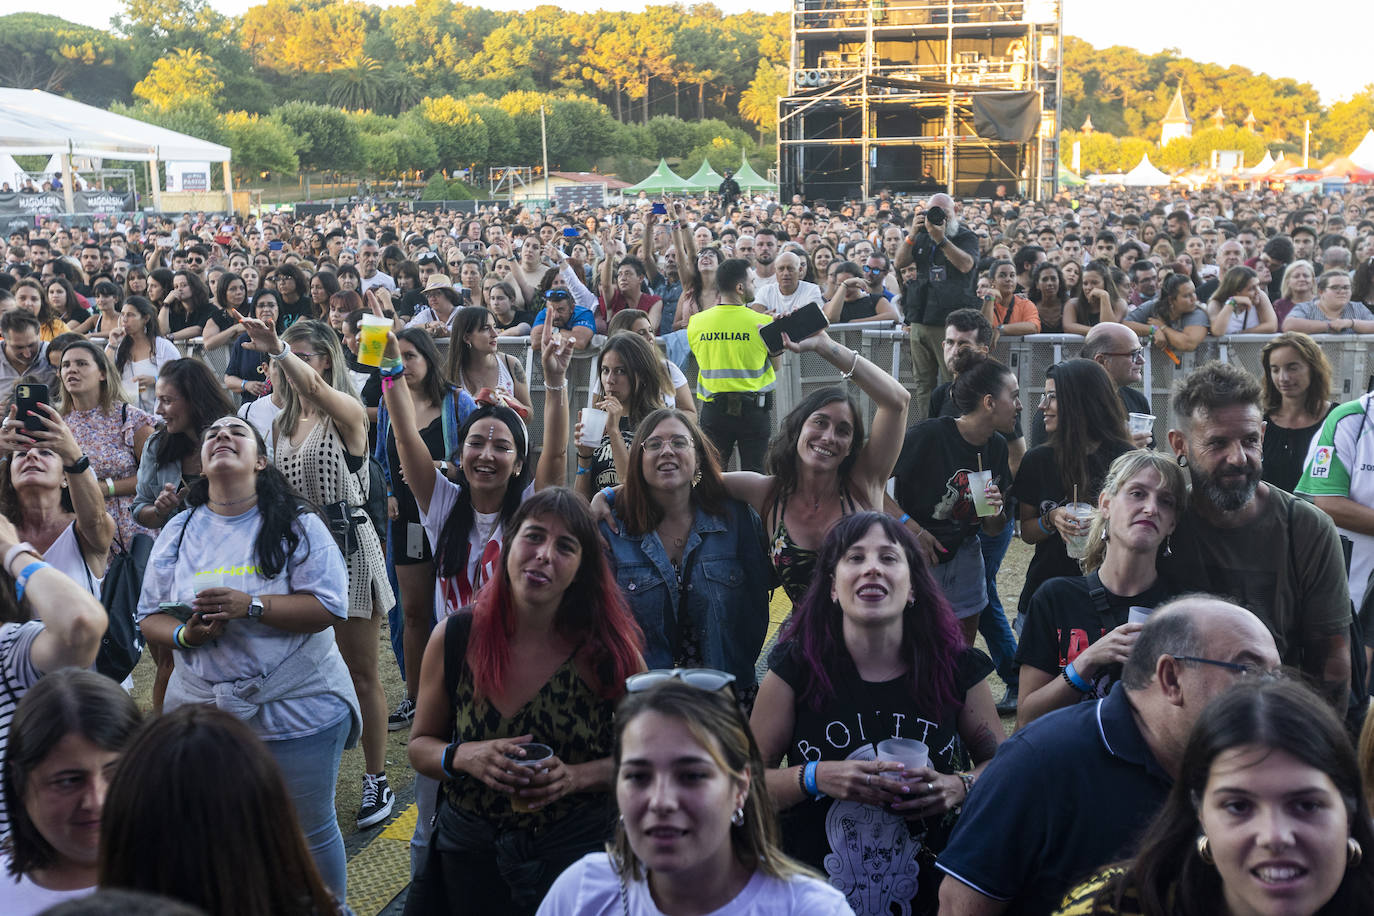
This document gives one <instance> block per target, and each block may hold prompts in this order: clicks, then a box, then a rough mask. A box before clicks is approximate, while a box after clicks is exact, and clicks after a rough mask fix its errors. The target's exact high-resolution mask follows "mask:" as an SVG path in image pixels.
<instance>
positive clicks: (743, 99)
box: [739, 60, 787, 136]
mask: <svg viewBox="0 0 1374 916" xmlns="http://www.w3.org/2000/svg"><path fill="white" fill-rule="evenodd" d="M786 94H787V69H786V68H785V67H780V66H778V65H777V64H770V63H769V62H768V61H765V60H761V61H759V67H758V69H757V70H756V71H754V80H753V82H751V83H750V84H749V88H748V89H746V90H744V94H743V95H741V96H740V101H739V113H740V116H741V117H743V118H744V119H745V120H747V121H748V122H749V123H751V124H753V125H754V127H756V128H757V129H758V132H759V135H760V136H762V135H763V134H775V133H777V132H778V98H779V97H780V96H783V95H786Z"/></svg>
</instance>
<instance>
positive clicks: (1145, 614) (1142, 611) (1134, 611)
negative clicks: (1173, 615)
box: [1126, 605, 1155, 623]
mask: <svg viewBox="0 0 1374 916" xmlns="http://www.w3.org/2000/svg"><path fill="white" fill-rule="evenodd" d="M1154 612H1155V609H1154V608H1152V607H1137V606H1134V605H1132V607H1131V610H1130V613H1128V614H1127V615H1126V622H1127V623H1144V622H1145V621H1146V620H1147V619H1149V616H1150V615H1151V614H1153V613H1154Z"/></svg>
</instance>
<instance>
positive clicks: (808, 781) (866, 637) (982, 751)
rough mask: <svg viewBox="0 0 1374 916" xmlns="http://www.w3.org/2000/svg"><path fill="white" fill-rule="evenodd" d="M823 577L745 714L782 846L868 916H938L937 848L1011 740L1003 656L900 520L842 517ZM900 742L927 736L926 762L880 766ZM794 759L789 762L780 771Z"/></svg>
mask: <svg viewBox="0 0 1374 916" xmlns="http://www.w3.org/2000/svg"><path fill="white" fill-rule="evenodd" d="M816 571H817V574H816V576H815V579H814V581H813V582H812V584H811V588H810V590H809V591H807V593H806V597H805V599H804V600H803V601H802V602H801V604H800V605H798V606H797V609H796V611H795V612H794V613H793V615H792V620H791V622H790V623H789V624H788V625H787V627H786V629H785V630H784V632H783V633H782V635H781V636H780V638H779V642H778V647H777V648H776V649H775V650H774V651H773V654H772V655H771V656H770V659H769V671H768V674H767V675H766V676H765V677H764V679H763V683H762V684H761V685H760V687H759V695H758V700H757V702H756V703H755V705H754V713H753V716H752V718H751V720H750V724H751V725H752V726H753V729H754V734H755V735H756V736H757V737H758V743H759V750H760V752H761V754H762V757H763V761H764V763H765V764H766V765H767V766H769V767H772V768H773V769H770V770H769V771H768V793H769V795H770V796H771V797H772V799H773V803H774V805H775V806H776V807H777V808H778V809H779V810H780V811H782V815H781V820H782V825H783V836H784V837H785V838H786V839H785V842H786V848H787V850H788V851H789V852H790V853H791V854H793V855H795V856H796V857H797V858H798V859H800V860H801V861H803V862H805V863H807V864H809V865H811V866H813V867H815V868H816V869H818V870H822V871H824V873H826V874H827V875H828V876H829V878H830V884H831V885H832V886H834V887H838V888H839V889H840V890H841V892H842V893H844V895H845V897H846V898H847V899H848V902H849V905H850V906H851V907H852V908H853V910H854V912H855V913H856V914H859V916H879V914H888V913H891V912H893V911H894V908H895V909H896V910H898V911H902V912H909V913H916V914H932V913H934V912H935V911H936V907H937V905H938V903H937V892H938V888H939V872H937V871H936V870H935V869H934V867H933V860H934V855H933V854H938V853H939V851H940V850H941V849H943V848H944V844H945V842H946V840H947V839H948V836H949V831H950V829H951V828H952V826H953V823H954V820H955V817H956V814H957V809H958V807H959V806H960V805H961V804H963V801H964V799H965V797H966V796H967V795H968V790H969V788H970V787H971V786H972V785H973V782H974V780H975V779H976V778H977V775H978V773H979V772H981V770H982V768H983V766H984V765H986V763H987V762H988V761H989V760H991V759H992V756H993V754H994V753H996V751H997V746H998V745H999V744H1000V743H1001V742H1002V740H1003V737H1004V736H1003V732H1002V726H1001V723H1000V722H999V721H998V718H997V710H996V708H995V707H994V705H993V701H992V692H991V690H989V689H988V685H987V683H986V681H985V678H986V677H987V675H988V674H989V672H991V671H992V662H991V661H989V659H988V657H987V656H986V655H984V654H983V653H982V652H980V651H978V650H976V649H971V648H968V647H967V645H966V644H965V642H964V639H963V636H962V634H961V632H960V628H959V623H958V621H956V620H955V618H954V614H953V612H952V611H951V610H950V608H949V604H948V603H947V602H946V601H945V599H944V596H943V595H942V594H941V591H940V588H939V587H938V586H937V585H936V584H935V580H934V579H932V578H931V575H930V572H929V571H928V569H927V567H926V565H925V561H924V560H922V558H921V553H920V548H919V547H918V545H917V543H916V540H915V538H914V537H912V535H911V534H910V533H909V532H908V531H907V530H906V529H905V528H904V527H903V526H902V525H901V524H900V523H898V522H897V520H896V519H892V518H889V517H888V516H886V515H883V514H881V513H876V512H864V513H860V514H857V515H852V516H850V517H848V518H846V519H843V520H842V521H840V522H838V523H837V524H836V525H835V527H834V528H832V529H831V530H830V533H829V534H828V535H827V536H826V539H825V544H824V545H823V546H822V548H821V553H820V557H819V560H818V562H817V566H816ZM889 738H908V739H916V740H918V741H921V742H923V743H924V744H925V746H926V748H927V751H928V764H927V765H924V766H915V767H912V768H909V769H906V768H904V767H903V765H902V764H901V763H897V762H893V761H892V760H890V759H885V760H879V759H877V758H878V755H879V753H880V749H879V742H882V741H885V740H886V739H889ZM784 754H786V755H787V758H788V762H789V763H790V764H793V765H792V766H789V767H787V768H785V769H777V767H778V764H779V762H780V761H781V760H782V757H783V755H784ZM876 850H882V855H881V856H876V857H875V856H872V855H870V852H871V851H876Z"/></svg>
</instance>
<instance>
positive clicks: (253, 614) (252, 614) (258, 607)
mask: <svg viewBox="0 0 1374 916" xmlns="http://www.w3.org/2000/svg"><path fill="white" fill-rule="evenodd" d="M262 611H263V607H262V599H261V598H259V597H258V596H257V595H254V596H253V600H251V601H249V602H248V619H249V620H261V619H262Z"/></svg>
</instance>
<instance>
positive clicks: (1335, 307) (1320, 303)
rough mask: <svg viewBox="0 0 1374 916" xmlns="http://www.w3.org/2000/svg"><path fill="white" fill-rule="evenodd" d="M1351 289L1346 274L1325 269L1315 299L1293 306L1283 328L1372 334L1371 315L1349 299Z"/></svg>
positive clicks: (1373, 315) (1347, 274)
mask: <svg viewBox="0 0 1374 916" xmlns="http://www.w3.org/2000/svg"><path fill="white" fill-rule="evenodd" d="M1353 288H1354V284H1353V283H1352V282H1351V280H1350V274H1349V273H1348V272H1346V271H1344V270H1328V271H1327V272H1326V273H1324V274H1322V275H1321V276H1320V277H1318V278H1317V298H1316V299H1314V300H1312V301H1311V302H1302V303H1299V304H1297V305H1295V306H1293V310H1292V311H1291V312H1289V313H1288V317H1287V318H1285V319H1284V321H1283V329H1284V330H1285V331H1302V332H1303V333H1304V334H1374V313H1371V312H1370V311H1369V309H1367V308H1366V307H1365V306H1364V304H1363V303H1360V302H1355V301H1352V300H1351V298H1350V291H1351V290H1352V289H1353Z"/></svg>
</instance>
